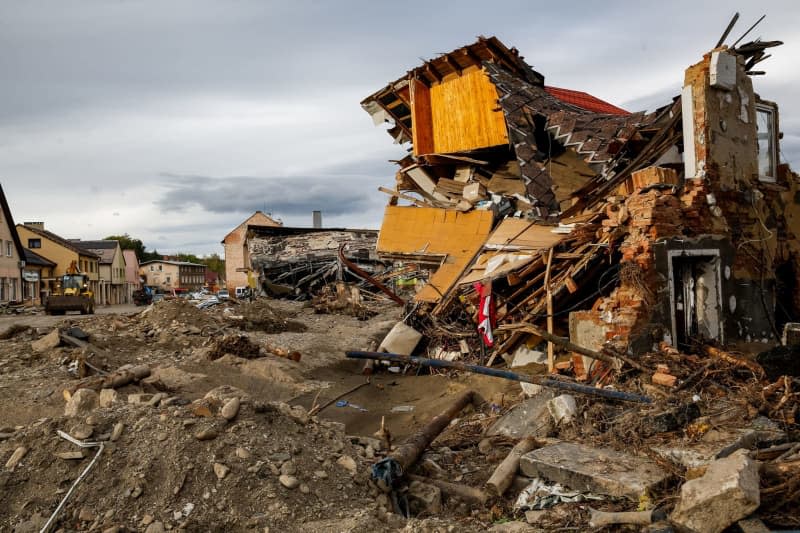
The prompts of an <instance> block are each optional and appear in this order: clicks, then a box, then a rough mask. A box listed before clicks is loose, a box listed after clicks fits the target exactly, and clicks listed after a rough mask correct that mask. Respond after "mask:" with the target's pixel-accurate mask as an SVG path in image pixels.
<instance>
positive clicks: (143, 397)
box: [128, 392, 153, 404]
mask: <svg viewBox="0 0 800 533" xmlns="http://www.w3.org/2000/svg"><path fill="white" fill-rule="evenodd" d="M152 397H153V395H152V394H147V393H145V392H137V393H135V394H128V403H132V404H140V403H147V402H149V401H150V399H151V398H152Z"/></svg>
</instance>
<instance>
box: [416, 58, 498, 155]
mask: <svg viewBox="0 0 800 533" xmlns="http://www.w3.org/2000/svg"><path fill="white" fill-rule="evenodd" d="M430 96H431V114H432V122H433V140H434V150H433V151H434V152H437V153H450V152H462V151H467V150H475V149H477V148H487V147H490V146H498V145H505V144H508V131H507V129H506V123H505V117H504V116H503V113H502V111H501V110H500V109H499V106H498V105H497V90H496V89H495V87H494V85H493V84H492V82H491V81H490V80H489V77H488V76H487V75H486V73H485V72H483V71H482V70H475V71H473V72H469V73H465V74H464V75H463V76H459V77H457V78H454V79H452V80H448V81H446V82H444V83H440V84H438V85H435V86H433V87H431V89H430Z"/></svg>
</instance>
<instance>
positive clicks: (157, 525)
mask: <svg viewBox="0 0 800 533" xmlns="http://www.w3.org/2000/svg"><path fill="white" fill-rule="evenodd" d="M165 531H166V529H164V524H163V523H162V522H160V521H156V522H153V523H152V524H150V525H149V526H147V529H145V530H144V533H165Z"/></svg>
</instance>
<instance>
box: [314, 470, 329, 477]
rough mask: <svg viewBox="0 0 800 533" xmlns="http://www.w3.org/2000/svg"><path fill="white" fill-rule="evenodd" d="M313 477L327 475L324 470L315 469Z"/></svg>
mask: <svg viewBox="0 0 800 533" xmlns="http://www.w3.org/2000/svg"><path fill="white" fill-rule="evenodd" d="M314 477H315V478H317V479H326V478H327V477H328V473H327V472H326V471H324V470H315V471H314Z"/></svg>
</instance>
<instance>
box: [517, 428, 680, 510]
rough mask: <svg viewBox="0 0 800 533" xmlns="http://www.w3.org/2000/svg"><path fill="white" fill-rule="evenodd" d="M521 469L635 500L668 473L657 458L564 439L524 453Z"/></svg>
mask: <svg viewBox="0 0 800 533" xmlns="http://www.w3.org/2000/svg"><path fill="white" fill-rule="evenodd" d="M519 467H520V470H521V471H522V473H523V474H525V475H526V476H528V477H544V478H546V479H549V480H551V481H555V482H558V483H561V484H562V485H564V486H567V487H570V488H572V489H575V490H579V491H582V492H594V493H597V494H604V495H607V496H615V497H625V498H629V499H630V500H633V501H639V498H640V497H642V496H643V495H645V494H648V493H650V492H653V491H654V490H655V489H656V488H658V486H659V485H660V484H662V483H664V482H665V481H666V480H667V479H668V477H669V476H668V474H667V473H666V472H664V471H663V470H661V469H660V468H659V467H658V465H657V464H656V463H654V462H653V461H651V460H649V459H647V458H643V457H635V456H632V455H628V454H624V453H620V452H617V451H615V450H611V449H604V448H591V447H588V446H584V445H580V444H574V443H570V442H562V443H559V444H554V445H551V446H545V447H543V448H539V449H538V450H534V451H532V452H529V453H527V454H525V455H523V456H522V458H521V459H520V464H519Z"/></svg>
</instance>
